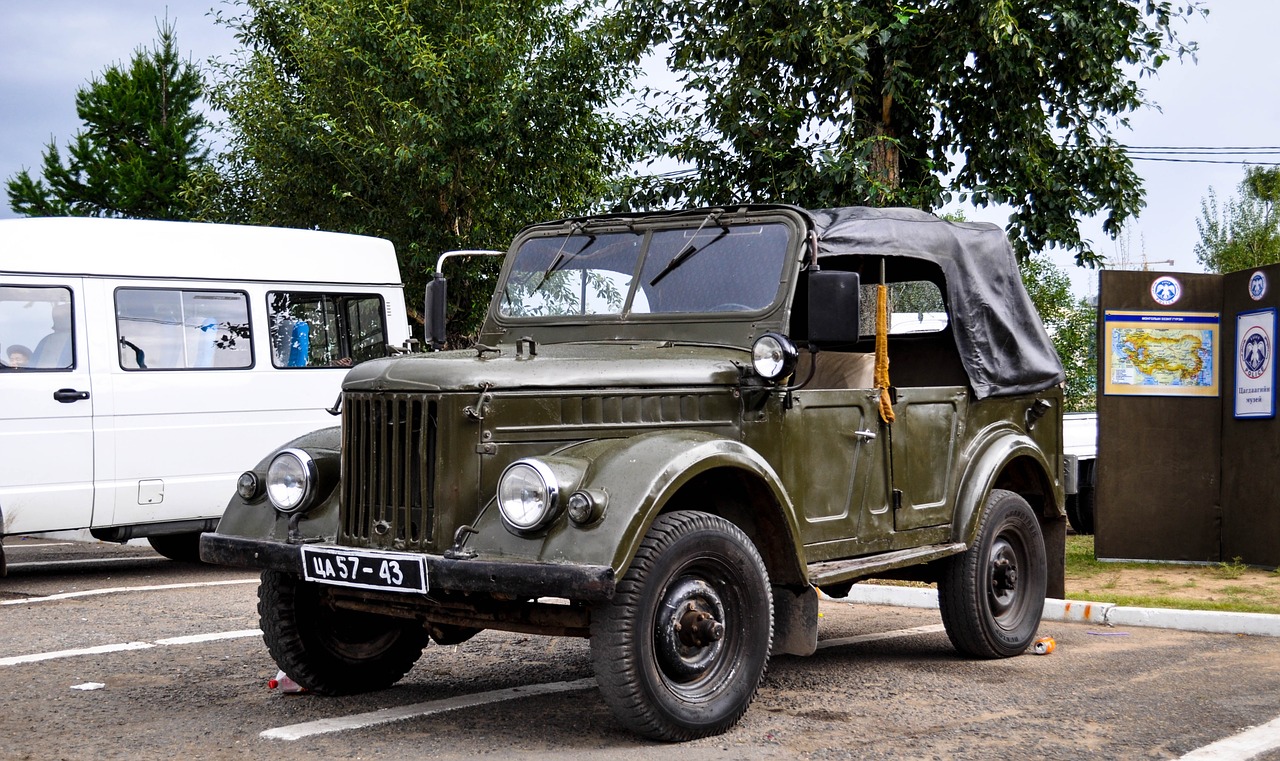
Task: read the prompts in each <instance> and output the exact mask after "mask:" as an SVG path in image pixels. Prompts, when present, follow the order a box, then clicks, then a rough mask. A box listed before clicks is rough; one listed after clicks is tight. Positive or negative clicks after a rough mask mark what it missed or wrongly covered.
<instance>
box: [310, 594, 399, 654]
mask: <svg viewBox="0 0 1280 761" xmlns="http://www.w3.org/2000/svg"><path fill="white" fill-rule="evenodd" d="M299 602H300V603H302V601H301V600H300V601H299ZM303 604H306V605H308V606H309V607H310V608H311V616H310V618H311V621H312V623H313V636H315V638H316V640H315V641H316V642H318V644H320V645H321V646H322V647H323V648H324V649H325V650H327V651H328V652H329V653H330V654H331V655H333V656H335V657H337V658H339V659H341V660H344V661H347V662H349V663H358V662H360V661H365V660H369V659H372V658H377V657H378V656H380V655H382V654H383V653H385V652H387V651H388V650H389V649H391V648H392V647H394V646H395V644H396V642H397V641H398V639H399V635H400V630H399V628H398V627H397V626H395V624H394V622H393V621H391V620H389V619H384V618H381V617H378V616H372V615H361V614H359V613H355V612H352V611H347V610H340V609H337V608H334V607H331V606H330V605H328V604H327V603H326V602H325V601H324V600H322V599H320V596H319V595H318V594H317V595H313V596H311V599H310V600H307V601H306V602H305V603H303Z"/></svg>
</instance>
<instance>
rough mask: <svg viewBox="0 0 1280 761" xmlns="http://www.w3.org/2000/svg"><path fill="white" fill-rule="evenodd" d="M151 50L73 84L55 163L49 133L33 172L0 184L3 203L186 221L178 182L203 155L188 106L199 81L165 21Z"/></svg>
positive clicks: (47, 212)
mask: <svg viewBox="0 0 1280 761" xmlns="http://www.w3.org/2000/svg"><path fill="white" fill-rule="evenodd" d="M157 31H158V35H159V36H158V38H157V40H156V45H155V47H154V48H152V49H151V50H147V49H145V48H138V49H137V51H135V52H134V55H133V60H132V61H131V62H130V63H129V65H128V66H127V67H126V66H123V65H112V66H109V67H107V69H106V70H105V71H103V72H102V75H101V77H95V78H94V79H93V80H91V81H90V82H89V83H88V84H87V85H86V86H84V87H81V88H80V89H79V90H78V91H77V92H76V113H77V114H78V115H79V117H80V119H81V121H83V122H84V125H85V126H84V129H83V130H81V131H80V132H78V133H76V135H75V137H74V138H73V139H72V141H71V142H70V143H68V145H67V160H66V162H65V163H64V162H63V157H62V153H61V152H60V151H59V150H58V146H57V145H56V143H54V142H53V141H50V142H49V144H48V146H47V148H46V150H45V153H44V160H43V162H42V176H41V177H39V178H33V177H32V176H31V174H30V173H29V172H28V171H27V170H26V169H23V170H22V171H20V172H18V173H17V174H16V175H14V176H13V177H12V178H10V179H9V180H8V182H7V183H6V185H7V190H8V194H9V205H10V206H11V207H12V209H13V210H14V211H15V212H17V213H19V214H24V215H26V216H31V217H44V216H82V217H133V218H141V219H188V218H189V217H190V211H189V209H188V208H187V205H186V203H185V202H184V201H183V200H182V198H181V196H180V190H181V188H182V186H183V183H184V182H186V180H187V178H188V177H189V176H190V175H191V174H192V172H194V171H197V170H198V169H199V168H200V167H202V166H203V165H204V164H205V163H206V161H207V154H208V149H207V148H206V147H205V146H204V144H203V140H202V133H203V132H204V130H205V129H206V128H207V127H208V122H207V120H206V119H205V117H204V115H203V114H201V113H200V112H199V111H198V110H197V109H196V104H197V103H198V102H199V101H200V99H201V98H202V97H203V94H204V81H203V78H202V77H201V75H200V72H199V70H198V69H197V68H196V67H195V65H194V64H192V63H191V62H190V61H189V60H188V61H185V62H184V61H182V60H181V59H180V58H179V55H178V46H177V39H176V36H175V34H174V26H173V24H171V23H170V22H169V21H168V20H167V19H166V20H165V21H164V22H162V23H160V24H158V25H157Z"/></svg>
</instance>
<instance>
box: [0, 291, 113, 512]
mask: <svg viewBox="0 0 1280 761" xmlns="http://www.w3.org/2000/svg"><path fill="white" fill-rule="evenodd" d="M83 288H84V285H83V281H82V279H80V278H65V277H39V278H22V277H10V276H5V277H3V279H2V280H0V346H3V349H0V472H2V474H3V475H2V476H0V513H2V514H3V518H4V527H3V530H2V531H0V534H19V533H29V532H35V531H56V530H62V529H77V528H86V527H88V526H89V525H90V523H91V520H92V515H93V468H94V466H93V405H94V399H93V388H92V384H91V381H90V373H89V351H88V346H89V342H88V330H87V327H88V323H87V321H86V319H85V302H84V299H83V298H82V294H83Z"/></svg>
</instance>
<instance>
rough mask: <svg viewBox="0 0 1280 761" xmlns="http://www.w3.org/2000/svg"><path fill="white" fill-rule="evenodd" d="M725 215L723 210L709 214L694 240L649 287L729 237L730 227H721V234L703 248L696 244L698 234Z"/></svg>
mask: <svg viewBox="0 0 1280 761" xmlns="http://www.w3.org/2000/svg"><path fill="white" fill-rule="evenodd" d="M723 213H724V211H723V210H721V209H715V210H714V211H712V212H711V213H710V214H708V215H707V218H706V219H704V220H702V224H700V225H698V229H697V230H694V231H693V238H692V239H691V240H690V241H689V243H688V244H687V245H685V247H684V248H682V249H680V253H678V254H676V255H675V256H673V257H671V261H669V262H667V266H665V267H663V268H662V271H661V272H659V273H658V274H657V275H655V276H654V278H653V279H652V280H650V281H649V285H650V286H654V285H657V284H658V282H659V281H661V280H662V278H664V277H666V276H667V275H670V274H671V273H672V272H675V271H676V270H677V269H679V268H680V265H682V264H684V263H685V262H687V261H689V260H690V259H692V258H693V255H694V254H696V253H698V252H699V251H705V250H707V248H708V247H710V246H712V245H714V244H715V243H716V241H718V240H720V239H721V238H723V237H724V236H726V235H728V234H729V226H728V225H720V233H719V234H718V235H716V237H714V238H712V239H711V240H709V241H707V242H706V243H704V244H703V245H701V246H699V245H697V244H696V243H695V241H697V240H698V233H700V232H702V228H704V227H706V226H707V223H708V222H710V221H711V220H713V219H716V220H718V219H720V215H721V214H723Z"/></svg>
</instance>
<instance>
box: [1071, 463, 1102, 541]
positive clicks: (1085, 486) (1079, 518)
mask: <svg viewBox="0 0 1280 761" xmlns="http://www.w3.org/2000/svg"><path fill="white" fill-rule="evenodd" d="M1095 467H1096V464H1095V463H1094V462H1092V461H1088V462H1086V463H1084V464H1082V465H1081V466H1080V488H1079V490H1078V492H1077V493H1076V494H1069V495H1067V521H1068V522H1069V523H1070V524H1071V529H1072V530H1073V531H1075V532H1076V533H1077V534H1092V533H1093V504H1094V496H1093V495H1094V494H1095V488H1094V487H1095V485H1096V473H1095V472H1094V468H1095Z"/></svg>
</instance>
